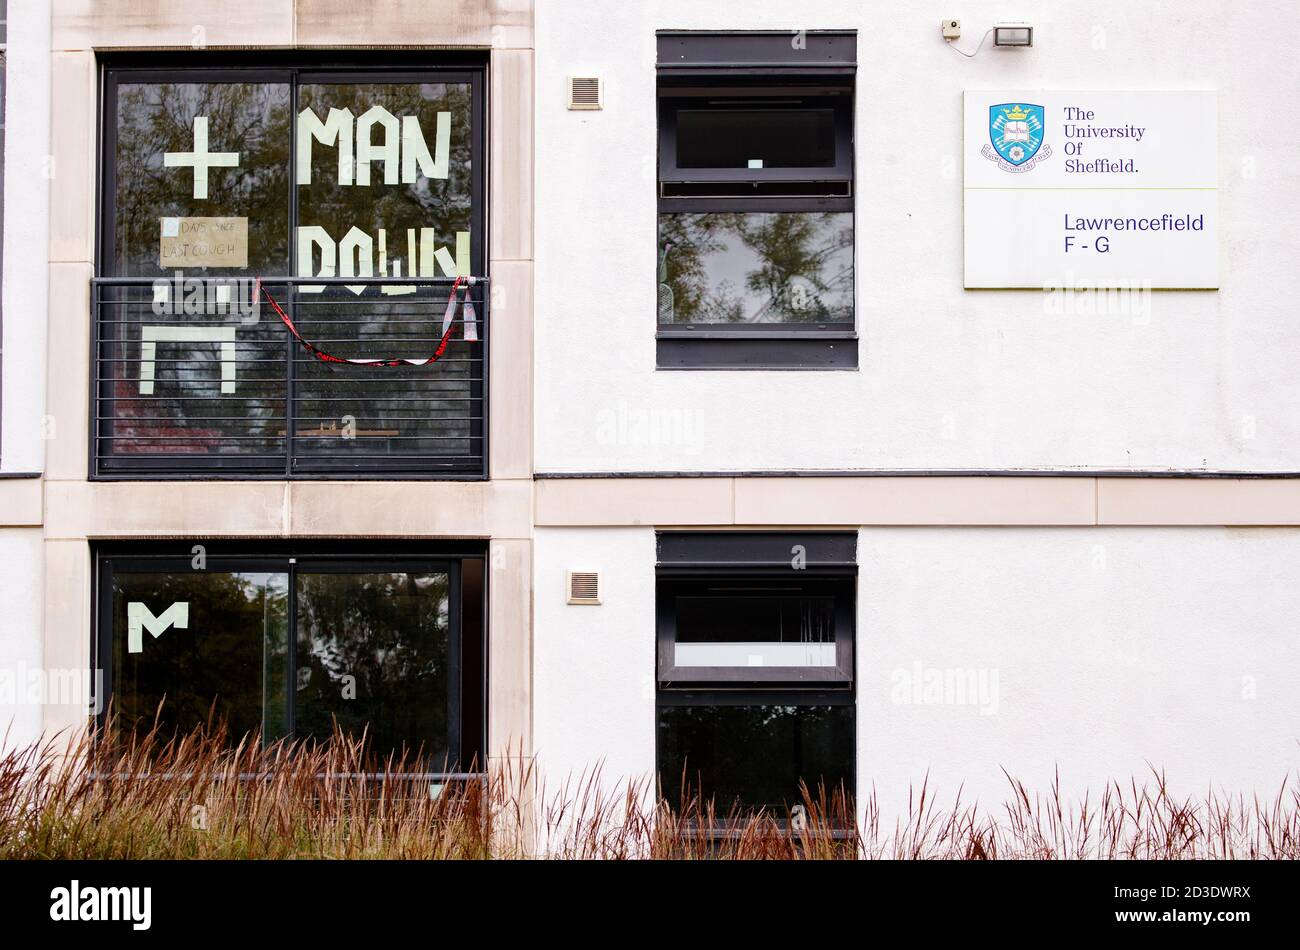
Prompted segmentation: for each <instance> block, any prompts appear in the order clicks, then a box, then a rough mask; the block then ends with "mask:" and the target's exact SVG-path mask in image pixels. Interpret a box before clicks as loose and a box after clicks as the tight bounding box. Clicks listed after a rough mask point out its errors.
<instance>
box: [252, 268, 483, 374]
mask: <svg viewBox="0 0 1300 950" xmlns="http://www.w3.org/2000/svg"><path fill="white" fill-rule="evenodd" d="M462 282H464V284H465V290H464V293H463V306H462V312H463V314H464V317H463V322H464V327H465V329H464V337H465V342H466V343H477V342H478V318H477V315H476V314H475V312H474V301H472V300H470V288H472V287H473V286H474V284H475V283H476V280H475V278H473V277H457V278H456V280H455V281H454V282H453V283H452V285H451V293H450V294H448V295H447V309H446V310H445V311H444V312H443V315H442V338H441V339H440V340H439V341H438V346H437V349H435V350H434V351H433V355H432V356H430V357H429V358H428V359H418V358H417V359H405V358H402V357H389V358H383V359H344V358H343V357H341V356H335V355H334V354H332V353H326V352H325V351H324V350H322V349H320V348H319V347H317V346H315V345H314V344H313V343H312V342H311V341H309V340H307V339H306V338H305V337H303V335H302V334H301V333H299V332H298V328H297V327H296V326H294V324H293V320H292V319H290V317H289V315H288V314H287V313H285V311H284V308H283V307H281V306H280V304H279V302H278V301H276V299H275V298H274V297H272V296H271V294H270V292H269V291H267V290H266V289H264V288H263V287H262V279H261V278H260V277H259V278H258V279H257V281H256V282H255V283H254V285H253V306H257V304H258V302H259V301H260V300H261V299H262V297H263V296H265V297H266V302H267V303H269V304H270V305H271V309H272V310H274V311H275V312H276V314H277V315H278V316H279V317H280V320H281V321H282V322H283V323H284V325H285V326H286V327H288V328H289V332H290V333H292V334H293V338H294V339H295V340H297V341H298V342H299V343H301V344H302V347H303V349H305V350H306V351H307V352H308V353H310V354H311V355H312V356H314V357H316V359H318V360H320V361H321V362H322V363H344V364H348V365H351V366H428V365H429V364H430V363H436V362H437V361H438V360H439V359H440V358H441V357H442V355H443V353H445V352H447V344H448V343H449V342H450V341H451V331H452V330H453V329H454V328H455V326H456V294H457V292H459V291H460V289H461V283H462Z"/></svg>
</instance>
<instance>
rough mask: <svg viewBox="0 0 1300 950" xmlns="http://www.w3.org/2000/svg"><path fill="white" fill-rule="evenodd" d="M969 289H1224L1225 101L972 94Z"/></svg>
mask: <svg viewBox="0 0 1300 950" xmlns="http://www.w3.org/2000/svg"><path fill="white" fill-rule="evenodd" d="M963 108H964V132H965V140H964V143H963V168H964V173H963V174H964V213H965V249H966V250H965V274H966V279H965V286H966V287H967V288H968V289H974V288H1038V289H1053V288H1062V287H1097V288H1110V287H1119V288H1130V287H1142V288H1149V289H1203V290H1213V289H1217V288H1218V286H1219V243H1218V216H1219V204H1218V134H1217V130H1218V112H1217V110H1218V105H1217V94H1216V93H1215V91H1214V90H1180V91H1120V92H1101V91H1087V92H1064V91H1056V90H1026V89H1011V90H1007V89H978V90H973V89H968V90H966V93H965V103H964V107H963Z"/></svg>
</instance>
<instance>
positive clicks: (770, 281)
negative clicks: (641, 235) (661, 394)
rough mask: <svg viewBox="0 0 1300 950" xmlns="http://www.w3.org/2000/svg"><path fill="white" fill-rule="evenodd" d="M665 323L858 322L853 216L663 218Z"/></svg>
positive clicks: (662, 299) (751, 214)
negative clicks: (854, 292)
mask: <svg viewBox="0 0 1300 950" xmlns="http://www.w3.org/2000/svg"><path fill="white" fill-rule="evenodd" d="M659 261H660V266H659V323H660V324H661V325H671V324H679V323H723V324H745V323H752V324H760V325H765V324H774V323H775V324H780V323H844V324H850V325H851V324H852V323H853V215H852V213H851V212H772V213H759V212H708V213H691V214H687V213H682V214H661V215H659Z"/></svg>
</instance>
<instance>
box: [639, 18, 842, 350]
mask: <svg viewBox="0 0 1300 950" xmlns="http://www.w3.org/2000/svg"><path fill="white" fill-rule="evenodd" d="M802 38H803V46H802V48H801V47H799V46H798V45H797V43H796V40H797V39H798V36H797V34H796V33H795V32H793V31H752V32H714V31H673V30H665V31H660V32H659V33H658V34H657V40H658V83H657V102H656V117H657V126H658V131H657V143H658V151H659V157H658V162H657V169H658V179H657V182H656V193H657V203H658V204H657V214H658V215H664V214H674V213H683V212H685V213H691V212H694V213H709V212H759V213H762V212H767V213H783V212H813V213H816V212H841V213H848V214H850V215H853V216H854V231H855V238H854V246H853V256H854V275H853V284H854V291H853V299H854V314H853V319H852V320H851V321H846V322H837V321H830V322H824V323H811V322H810V323H772V324H755V323H745V324H718V323H682V324H676V325H671V326H670V325H665V324H662V323H659V322H658V319H657V317H656V323H655V350H656V368H657V369H660V370H746V369H771V370H856V369H857V368H858V344H857V340H858V332H857V323H858V314H857V292H856V288H857V285H858V273H857V240H856V228H857V222H856V212H855V196H854V182H855V178H856V157H855V149H854V134H853V124H854V114H855V108H854V103H855V101H856V91H857V90H856V82H855V74H856V48H857V35H856V32H854V31H807V32H806V33H804V34H803V36H802ZM773 95H780V96H784V97H787V98H809V97H818V98H833V99H835V100H836V104H835V106H834V109H835V141H836V162H835V165H834V166H833V167H831V168H763V169H747V168H742V169H708V168H704V169H701V168H680V167H678V165H677V163H676V110H677V109H678V108H680V106H681V105H682V104H683V103H685V102H688V101H690V100H691V99H698V98H701V97H706V96H708V97H715V98H719V97H720V98H736V99H738V100H743V99H745V98H756V97H758V98H761V97H771V96H773ZM655 251H656V258H655V259H658V255H659V253H661V252H662V246H661V245H660V244H659V239H658V227H656V245H655Z"/></svg>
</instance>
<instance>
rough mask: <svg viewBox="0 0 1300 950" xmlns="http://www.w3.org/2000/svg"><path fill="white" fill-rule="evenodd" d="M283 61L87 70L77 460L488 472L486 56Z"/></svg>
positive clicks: (145, 468) (407, 473) (309, 470)
mask: <svg viewBox="0 0 1300 950" xmlns="http://www.w3.org/2000/svg"><path fill="white" fill-rule="evenodd" d="M387 59H388V60H389V61H390V62H391V61H392V59H393V57H387ZM196 62H203V63H209V62H210V63H211V65H210V66H202V67H200V66H197V65H196ZM298 62H299V61H298V60H295V62H294V63H293V64H283V65H281V64H277V63H270V62H268V63H265V64H261V65H255V66H250V67H249V68H227V67H225V66H218V65H217V64H216V62H215V61H209V60H207V59H202V58H200V59H198V60H195V59H188V60H184V61H178V62H176V63H175V64H174V65H173V64H172V61H170V60H166V61H163V62H162V63H160V64H158V65H155V66H150V67H149V68H140V67H136V66H131V67H121V68H119V67H117V66H116V65H113V64H112V63H110V65H108V66H107V67H106V69H105V72H104V87H105V97H104V101H105V109H104V118H103V127H104V128H103V132H104V135H103V141H104V153H103V160H102V163H101V177H102V186H101V192H102V195H103V204H102V208H101V226H100V235H101V246H100V256H99V260H100V265H99V273H100V276H99V277H98V278H97V280H96V283H95V295H94V307H95V317H96V320H95V329H96V337H95V357H96V359H95V371H96V385H95V391H96V396H97V399H96V407H97V411H96V414H95V451H94V459H93V462H94V464H93V466H92V469H93V471H92V474H93V475H96V476H100V477H155V476H157V477H173V476H185V475H196V476H209V475H211V474H225V475H233V476H236V477H278V478H284V477H295V476H307V477H311V476H318V477H328V476H332V475H348V476H360V477H364V476H366V475H375V476H381V477H382V476H389V477H482V476H483V475H484V472H485V458H484V425H485V404H486V399H485V391H484V375H483V366H484V360H483V346H484V341H485V339H486V332H487V307H486V304H487V299H488V295H487V293H486V277H485V275H484V253H485V252H484V248H485V234H484V209H483V181H484V167H483V166H484V163H483V129H484V123H483V72H482V69H481V67H475V66H472V65H468V64H467V65H460V64H458V63H457V64H448V65H447V66H442V67H440V66H430V65H428V63H429V57H428V56H425V57H422V58H421V60H420V64H419V66H418V67H416V66H414V65H412V66H411V67H389V68H378V67H372V66H368V65H348V66H347V67H346V68H339V69H327V68H324V66H323V65H322V64H321V61H320V60H319V57H318V58H317V59H316V60H315V62H311V63H306V62H304V63H303V64H302V65H298ZM259 281H260V284H259ZM471 281H472V282H471ZM272 301H274V304H272ZM449 302H450V303H451V304H452V305H450V306H449ZM448 317H450V318H451V323H450V324H445V323H444V321H445V319H446V318H448ZM290 324H291V325H290ZM308 344H310V345H308ZM435 354H437V355H436V358H434V357H435Z"/></svg>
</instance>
